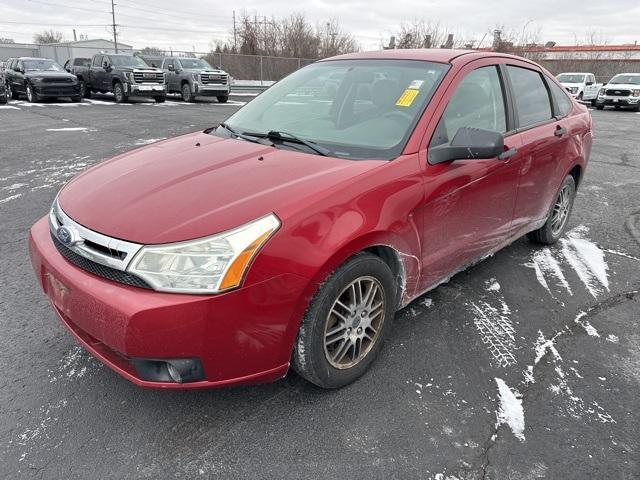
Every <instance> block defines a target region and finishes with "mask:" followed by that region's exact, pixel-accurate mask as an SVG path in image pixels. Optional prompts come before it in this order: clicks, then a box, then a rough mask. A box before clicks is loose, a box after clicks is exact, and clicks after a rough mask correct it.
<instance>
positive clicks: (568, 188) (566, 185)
mask: <svg viewBox="0 0 640 480" xmlns="http://www.w3.org/2000/svg"><path fill="white" fill-rule="evenodd" d="M575 198H576V181H575V180H574V178H573V176H571V175H567V177H566V178H565V179H564V182H562V185H561V186H560V190H559V191H558V195H557V196H556V199H555V201H554V202H553V206H552V207H551V213H550V214H549V218H547V221H546V223H545V224H544V225H543V226H542V227H540V228H539V229H538V230H534V231H533V232H530V233H528V234H527V237H529V240H531V241H532V242H535V243H541V244H543V245H551V244H553V243H556V242H557V241H558V240H559V239H560V237H562V235H563V234H564V232H565V230H566V229H567V224H568V223H569V217H570V216H571V210H572V209H573V202H574V200H575Z"/></svg>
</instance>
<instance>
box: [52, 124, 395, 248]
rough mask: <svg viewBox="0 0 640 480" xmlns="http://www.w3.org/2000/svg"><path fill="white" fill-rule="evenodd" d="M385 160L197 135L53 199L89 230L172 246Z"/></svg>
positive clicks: (121, 159)
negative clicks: (343, 157)
mask: <svg viewBox="0 0 640 480" xmlns="http://www.w3.org/2000/svg"><path fill="white" fill-rule="evenodd" d="M384 163H386V162H382V161H377V160H359V161H354V160H344V159H339V158H332V157H322V156H319V155H312V154H307V153H302V152H298V151H292V150H282V149H276V148H273V147H268V146H264V145H260V144H256V143H251V142H245V141H243V140H237V139H223V138H220V137H216V136H213V135H207V134H205V133H195V134H189V135H184V136H181V137H177V138H174V139H171V140H165V141H161V142H158V143H155V144H152V145H148V146H146V147H142V148H139V149H136V150H133V151H130V152H127V153H124V154H122V155H119V156H117V157H115V158H113V159H111V160H108V161H105V162H103V163H100V164H98V165H96V166H94V167H93V168H91V169H89V170H87V171H86V172H84V173H83V174H81V175H79V176H78V177H76V178H75V179H74V180H72V181H71V182H70V183H69V184H67V186H65V187H64V188H63V189H62V191H61V192H60V194H59V196H58V201H59V203H60V206H61V207H62V209H63V210H64V212H65V213H66V214H67V215H69V216H70V217H71V218H73V219H74V220H75V221H76V222H78V223H80V224H81V225H84V226H85V227H87V228H90V229H92V230H94V231H97V232H100V233H103V234H105V235H109V236H111V237H114V238H119V239H123V240H128V241H131V242H136V243H142V244H158V243H170V242H178V241H184V240H189V239H193V238H200V237H204V236H208V235H212V234H215V233H218V232H221V231H225V230H228V229H231V228H234V227H237V226H238V225H242V224H244V223H246V222H249V221H251V220H254V219H256V218H259V217H261V216H263V215H266V214H268V213H270V212H274V213H275V214H276V215H278V213H279V211H281V210H283V209H285V207H287V206H291V205H292V204H297V205H300V204H301V203H300V202H304V198H305V197H307V196H310V195H314V194H317V193H318V192H321V191H322V190H323V189H325V190H326V189H329V188H331V187H334V186H335V185H336V184H338V183H340V182H344V181H346V180H349V179H351V178H353V177H355V176H357V175H359V174H361V173H364V172H366V171H368V170H370V169H373V168H376V167H377V166H380V165H382V164H384ZM281 217H282V216H281ZM281 219H282V220H285V219H283V218H281Z"/></svg>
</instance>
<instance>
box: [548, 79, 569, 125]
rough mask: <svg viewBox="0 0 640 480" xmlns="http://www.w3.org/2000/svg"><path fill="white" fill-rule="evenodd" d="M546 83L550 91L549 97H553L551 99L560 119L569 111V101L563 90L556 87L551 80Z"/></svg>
mask: <svg viewBox="0 0 640 480" xmlns="http://www.w3.org/2000/svg"><path fill="white" fill-rule="evenodd" d="M547 83H548V84H549V88H550V89H551V95H553V98H554V99H555V101H556V104H557V105H558V114H559V115H560V116H561V117H564V116H566V115H568V114H569V112H570V111H571V100H569V97H568V96H567V92H566V91H565V89H564V88H561V87H559V86H558V85H556V84H555V82H553V81H552V80H548V81H547Z"/></svg>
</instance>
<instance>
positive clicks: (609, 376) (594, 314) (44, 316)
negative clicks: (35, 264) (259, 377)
mask: <svg viewBox="0 0 640 480" xmlns="http://www.w3.org/2000/svg"><path fill="white" fill-rule="evenodd" d="M232 98H233V101H230V102H229V103H228V104H218V103H217V102H215V101H212V102H206V103H198V104H184V103H183V102H180V101H177V100H175V101H174V100H170V101H168V102H166V103H165V104H159V105H155V104H151V103H149V104H146V103H145V104H135V105H115V104H113V103H112V102H111V101H110V99H108V98H100V97H96V98H95V99H93V100H92V101H91V102H86V103H83V104H81V105H74V104H70V103H69V104H67V103H62V104H58V103H55V104H54V103H46V104H39V105H35V106H34V105H30V104H27V103H25V102H10V103H9V105H7V106H0V215H1V218H2V229H1V230H0V258H1V259H2V270H1V278H0V282H1V285H2V287H1V290H0V327H1V328H2V334H1V335H0V367H1V368H2V373H3V375H2V376H1V377H0V478H7V479H20V478H42V479H58V478H64V479H75V478H78V479H81V478H82V479H84V478H101V479H110V478H113V479H125V478H150V479H158V478H224V479H234V478H282V479H289V478H291V479H301V478H351V479H359V478H385V479H387V478H398V479H411V478H416V479H433V480H444V479H450V480H453V479H465V480H467V479H484V478H486V479H535V478H552V479H557V478H562V479H586V478H594V479H596V478H597V479H600V478H602V479H605V478H606V479H636V478H639V477H640V420H639V419H640V413H639V412H640V396H639V395H638V392H639V391H640V333H639V332H640V330H639V328H640V315H639V313H640V308H639V307H640V294H639V290H640V268H639V267H640V141H639V140H638V132H639V131H640V115H638V114H636V113H634V112H629V111H613V110H605V111H596V110H593V111H592V115H593V118H594V121H595V140H594V147H593V153H592V158H591V161H590V164H589V167H588V170H587V174H586V178H585V180H584V182H583V184H582V185H581V186H580V189H579V194H578V199H577V201H576V206H575V209H574V212H573V216H572V218H571V224H570V232H569V233H568V234H567V236H566V238H564V239H563V240H562V241H561V242H560V243H559V244H558V245H556V246H553V247H551V248H548V249H545V248H540V247H537V246H534V245H532V244H530V243H529V242H528V241H527V240H526V239H521V240H519V241H517V242H515V243H514V244H512V245H511V246H510V247H508V248H506V249H504V250H503V251H501V252H499V253H497V254H496V255H494V256H493V257H491V258H489V259H487V260H485V261H484V262H483V263H481V264H479V265H477V266H475V267H473V268H471V269H469V270H467V271H465V272H463V273H460V274H458V275H456V276H455V277H453V278H452V279H451V281H450V282H449V283H447V284H444V285H442V286H440V287H438V288H437V289H436V290H434V291H432V292H429V293H427V294H426V295H424V296H422V297H420V298H419V299H417V300H416V301H414V302H413V303H412V304H410V305H409V306H408V307H407V308H405V309H404V310H402V311H400V312H399V313H398V314H397V315H396V318H395V324H394V331H393V333H392V335H391V336H390V340H389V341H388V343H387V344H386V348H385V349H384V351H383V354H382V355H381V356H380V357H379V359H378V361H377V362H376V364H375V365H374V367H373V368H372V370H371V371H370V372H369V373H368V374H367V375H366V376H365V377H363V378H362V379H361V380H360V381H358V382H356V383H355V384H353V385H350V386H348V387H346V388H344V389H342V390H339V391H322V390H319V389H317V388H315V387H313V386H311V385H310V384H307V383H305V382H304V381H303V380H301V379H300V378H299V377H297V376H296V375H295V374H293V373H290V374H289V375H288V376H287V377H286V378H285V379H283V380H281V381H279V382H277V383H275V384H271V385H262V386H254V387H244V388H235V389H227V390H210V391H198V392H195V391H187V392H179V391H154V390H142V389H139V388H137V387H135V386H134V385H133V384H131V383H129V382H127V381H126V380H124V379H122V378H120V377H119V376H118V375H116V374H115V373H113V372H112V371H111V370H109V369H108V368H106V367H103V366H102V365H101V364H99V363H98V362H97V361H95V360H93V358H92V357H90V356H89V355H88V354H87V353H85V352H84V351H83V350H82V349H81V348H80V347H78V346H77V345H76V343H75V342H74V340H73V339H72V338H71V336H70V335H69V334H68V333H67V332H66V331H65V329H64V328H63V326H62V325H61V324H60V323H59V322H58V320H57V319H56V317H55V315H54V313H53V311H52V310H51V308H50V307H49V305H48V303H47V301H46V299H45V297H44V295H43V294H42V292H41V291H40V289H39V287H38V285H37V284H36V280H35V277H34V275H33V273H32V270H31V265H30V261H29V257H28V252H27V242H26V236H27V232H28V229H29V227H30V226H31V225H32V224H33V223H34V222H35V221H36V220H37V219H38V218H39V217H41V216H42V215H44V214H45V213H46V212H47V210H48V208H49V206H50V204H51V201H52V200H53V198H54V196H55V193H56V192H57V190H58V189H59V188H60V186H61V185H63V184H64V182H66V181H67V180H69V179H70V178H71V177H72V176H74V175H75V174H77V173H78V172H80V171H82V170H84V169H86V168H87V167H88V166H90V165H92V164H94V163H96V162H98V161H100V160H102V159H104V158H107V157H110V156H112V155H114V154H116V153H119V152H122V151H125V150H128V149H131V148H134V147H136V146H139V145H143V144H146V143H150V142H153V141H155V140H157V139H161V138H165V137H169V136H174V135H179V134H182V133H187V132H192V131H197V130H202V129H204V128H206V127H209V126H211V125H213V124H215V123H217V122H219V121H221V120H223V119H225V118H226V117H227V116H229V115H230V114H231V113H233V112H234V111H235V110H236V109H237V108H238V106H239V105H241V104H243V103H244V102H246V101H249V100H250V97H247V98H243V97H232Z"/></svg>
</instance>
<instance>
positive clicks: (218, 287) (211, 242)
mask: <svg viewBox="0 0 640 480" xmlns="http://www.w3.org/2000/svg"><path fill="white" fill-rule="evenodd" d="M279 227H280V220H278V217H276V216H275V215H274V214H269V215H267V216H266V217H262V218H259V219H258V220H254V221H253V222H250V223H247V224H246V225H243V226H241V227H238V228H235V229H233V230H229V231H227V232H223V233H219V234H217V235H214V236H212V237H207V238H201V239H198V240H191V241H188V242H180V243H173V244H168V245H157V246H156V245H153V246H148V247H142V248H141V249H140V251H139V252H138V253H137V255H136V257H135V258H134V259H133V261H132V262H131V265H130V266H129V268H128V269H127V270H128V271H129V272H130V273H132V274H134V275H137V276H138V277H140V278H142V279H144V280H146V281H147V283H149V285H151V286H152V287H153V288H154V289H155V290H159V291H162V292H180V293H218V292H222V291H225V290H230V289H232V288H236V287H239V286H240V284H241V283H242V280H243V278H244V276H245V273H246V272H247V269H248V267H249V264H250V263H251V261H252V260H253V258H254V257H255V255H256V254H257V253H258V251H259V250H260V247H262V245H264V243H265V242H266V241H267V240H268V239H269V238H270V237H271V236H272V235H273V234H274V233H275V232H276V230H278V228H279Z"/></svg>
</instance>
